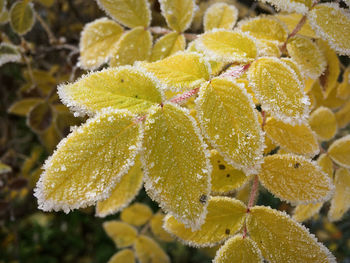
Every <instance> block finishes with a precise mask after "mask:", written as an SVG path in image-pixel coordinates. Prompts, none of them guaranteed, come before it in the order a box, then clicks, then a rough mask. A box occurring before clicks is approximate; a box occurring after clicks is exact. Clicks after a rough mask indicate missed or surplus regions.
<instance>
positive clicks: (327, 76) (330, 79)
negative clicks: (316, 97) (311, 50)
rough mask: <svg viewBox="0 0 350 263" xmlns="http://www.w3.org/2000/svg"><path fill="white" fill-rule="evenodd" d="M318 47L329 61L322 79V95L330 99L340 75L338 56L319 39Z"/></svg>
mask: <svg viewBox="0 0 350 263" xmlns="http://www.w3.org/2000/svg"><path fill="white" fill-rule="evenodd" d="M317 45H318V47H319V48H320V50H321V51H322V52H323V56H324V57H325V58H326V60H327V66H326V70H325V71H324V72H323V74H322V75H321V77H320V84H321V87H322V93H323V96H324V98H327V97H329V95H330V93H331V92H332V90H333V89H334V88H335V87H336V84H337V80H338V76H339V73H340V63H339V58H338V56H337V54H336V53H335V52H334V51H333V50H332V49H331V48H330V47H329V45H328V44H327V42H325V41H323V40H321V39H319V40H318V41H317Z"/></svg>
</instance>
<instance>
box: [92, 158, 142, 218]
mask: <svg viewBox="0 0 350 263" xmlns="http://www.w3.org/2000/svg"><path fill="white" fill-rule="evenodd" d="M142 183H143V173H142V170H141V162H140V160H139V158H138V157H137V158H136V161H135V165H134V166H133V167H131V168H130V170H129V171H128V173H127V174H125V175H124V176H123V177H122V178H121V180H120V181H119V182H118V183H117V185H116V186H115V188H114V189H113V190H112V192H111V195H110V196H109V197H108V198H107V199H106V200H103V201H99V202H98V203H97V206H96V215H97V216H100V217H105V216H107V215H112V214H115V213H117V212H119V211H121V210H122V209H123V208H124V207H126V206H128V205H129V203H130V202H131V201H132V199H134V197H135V196H136V195H137V193H138V192H139V191H140V188H141V187H142Z"/></svg>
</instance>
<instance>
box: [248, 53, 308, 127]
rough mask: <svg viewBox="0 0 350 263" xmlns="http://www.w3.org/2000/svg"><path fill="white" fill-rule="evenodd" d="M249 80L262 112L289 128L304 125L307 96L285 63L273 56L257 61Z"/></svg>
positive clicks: (250, 70) (296, 77) (306, 114)
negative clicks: (286, 124) (288, 125)
mask: <svg viewBox="0 0 350 263" xmlns="http://www.w3.org/2000/svg"><path fill="white" fill-rule="evenodd" d="M248 78H249V81H250V84H251V85H252V88H253V91H254V94H255V95H256V97H257V98H258V100H259V101H260V102H261V106H262V109H263V110H264V111H266V112H268V113H270V114H271V115H272V116H273V117H275V118H276V119H278V120H281V121H283V122H286V123H290V124H292V125H295V124H301V123H305V122H306V119H307V116H308V114H309V100H308V97H307V96H306V94H305V93H304V92H303V89H304V87H303V84H302V83H301V82H300V81H299V78H298V76H297V75H296V73H295V72H294V70H293V69H292V68H291V67H290V66H288V65H287V64H286V63H285V62H283V61H281V60H279V59H277V58H273V57H265V58H259V59H257V60H256V61H254V62H253V63H252V65H251V66H250V68H249V71H248Z"/></svg>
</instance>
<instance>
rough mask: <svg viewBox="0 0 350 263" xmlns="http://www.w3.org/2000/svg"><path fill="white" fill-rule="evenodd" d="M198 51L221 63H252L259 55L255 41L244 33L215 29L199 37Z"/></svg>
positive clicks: (197, 42)
mask: <svg viewBox="0 0 350 263" xmlns="http://www.w3.org/2000/svg"><path fill="white" fill-rule="evenodd" d="M195 45H196V49H198V50H199V51H201V52H203V53H204V54H205V55H207V56H208V57H209V58H210V59H213V60H216V61H221V62H239V63H245V62H251V61H253V60H254V59H255V58H256V56H257V54H258V51H257V47H256V44H255V41H254V39H253V38H252V37H251V36H249V35H248V34H245V33H242V32H233V31H229V30H226V29H215V30H212V31H210V32H207V33H205V34H203V35H201V36H199V38H198V40H197V41H196V43H195Z"/></svg>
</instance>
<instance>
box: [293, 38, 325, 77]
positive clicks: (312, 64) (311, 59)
mask: <svg viewBox="0 0 350 263" xmlns="http://www.w3.org/2000/svg"><path fill="white" fill-rule="evenodd" d="M287 51H288V53H289V55H290V56H291V57H292V59H294V60H295V62H296V63H297V64H298V65H299V66H300V69H301V71H302V72H303V73H304V75H306V76H307V77H310V78H312V79H317V78H318V77H319V76H320V75H321V74H322V73H323V72H324V70H325V68H326V65H327V62H326V58H325V57H324V56H323V53H322V52H321V50H320V49H319V47H318V46H317V45H316V44H315V43H314V42H313V41H312V40H311V39H310V38H308V37H304V36H294V37H292V38H290V39H289V40H288V44H287Z"/></svg>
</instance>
